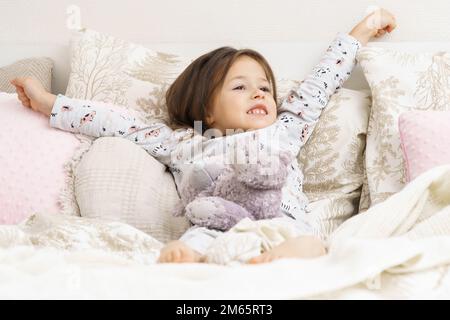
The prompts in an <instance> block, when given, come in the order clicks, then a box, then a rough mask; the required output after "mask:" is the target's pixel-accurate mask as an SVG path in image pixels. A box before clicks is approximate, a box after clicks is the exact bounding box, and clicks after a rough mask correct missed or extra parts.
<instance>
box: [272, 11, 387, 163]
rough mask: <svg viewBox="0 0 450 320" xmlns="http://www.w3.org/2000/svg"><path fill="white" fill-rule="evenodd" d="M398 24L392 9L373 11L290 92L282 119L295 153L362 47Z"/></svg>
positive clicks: (348, 74) (333, 46) (352, 65)
mask: <svg viewBox="0 0 450 320" xmlns="http://www.w3.org/2000/svg"><path fill="white" fill-rule="evenodd" d="M395 27H396V23H395V18H394V16H393V15H392V14H390V13H389V12H388V11H386V10H384V9H379V10H377V11H375V12H373V13H371V14H370V15H368V16H367V17H366V18H364V19H363V20H362V21H361V22H360V23H358V24H357V25H356V26H355V27H354V28H353V29H352V31H351V32H350V34H344V33H342V34H339V35H338V36H337V38H336V39H335V40H334V41H333V42H332V44H331V45H330V46H329V47H328V50H327V51H326V53H325V55H324V56H323V57H322V59H321V60H320V62H319V64H318V65H317V66H315V67H314V68H313V71H312V73H311V74H309V75H308V76H307V77H306V78H305V79H304V81H302V82H301V84H300V85H299V86H298V87H297V88H294V89H293V90H291V91H290V93H289V94H288V96H287V97H286V98H285V99H284V100H283V102H282V104H281V108H280V114H279V116H278V122H279V123H280V124H282V125H283V126H285V127H286V129H287V131H288V136H289V138H288V139H287V141H286V143H287V144H288V148H289V149H290V150H291V151H292V152H293V153H294V154H298V152H299V151H300V148H301V147H302V146H303V145H304V144H305V143H306V141H307V140H308V139H309V137H310V136H311V133H312V131H313V129H314V126H315V124H316V122H317V120H318V119H319V117H320V115H321V113H322V110H323V109H324V108H325V106H326V105H327V103H328V100H329V98H330V96H331V95H332V94H333V93H334V92H335V91H336V90H337V89H339V88H340V87H342V85H343V83H344V82H345V81H346V80H347V79H348V77H349V76H350V74H351V72H352V70H353V68H354V66H355V62H356V59H355V57H356V53H357V51H358V49H359V48H360V47H361V46H362V45H364V44H366V43H367V42H368V41H369V40H370V38H372V37H379V36H382V35H384V34H385V33H386V32H391V31H392V30H394V29H395Z"/></svg>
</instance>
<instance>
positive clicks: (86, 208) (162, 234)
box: [75, 137, 189, 242]
mask: <svg viewBox="0 0 450 320" xmlns="http://www.w3.org/2000/svg"><path fill="white" fill-rule="evenodd" d="M111 159H114V161H111ZM75 195H76V199H77V202H78V205H79V207H80V213H81V216H83V217H88V218H101V219H111V220H115V221H121V222H125V223H127V224H130V225H132V226H133V227H135V228H137V229H139V230H141V231H143V232H145V233H147V234H149V235H151V236H152V237H154V238H156V239H157V240H159V241H161V242H168V241H170V240H175V239H178V238H179V237H180V236H181V235H182V234H183V233H184V232H185V231H186V230H187V228H188V227H189V224H188V222H187V220H186V219H185V218H184V217H174V216H173V212H174V209H175V206H176V205H177V203H178V201H179V197H178V193H177V190H176V187H175V182H174V180H173V177H172V175H171V174H170V173H169V172H168V171H166V167H165V166H164V165H163V164H161V163H160V162H158V161H157V160H155V159H154V158H153V157H152V156H150V155H149V154H148V153H147V152H146V151H145V150H144V149H142V148H141V147H139V146H137V145H136V144H134V143H133V142H131V141H129V140H126V139H123V138H114V137H104V138H99V139H96V140H95V141H94V143H93V145H92V147H91V148H90V149H89V151H88V152H87V153H86V154H85V155H84V156H83V158H82V160H81V161H80V163H79V165H78V166H77V168H76V170H75Z"/></svg>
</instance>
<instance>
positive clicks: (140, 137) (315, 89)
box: [50, 34, 361, 253]
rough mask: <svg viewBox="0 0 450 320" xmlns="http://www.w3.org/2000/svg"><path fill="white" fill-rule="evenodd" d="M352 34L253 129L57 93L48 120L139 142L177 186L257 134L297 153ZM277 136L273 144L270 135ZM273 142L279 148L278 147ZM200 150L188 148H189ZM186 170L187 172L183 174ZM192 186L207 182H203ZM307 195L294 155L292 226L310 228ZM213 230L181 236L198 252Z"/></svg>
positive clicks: (336, 80)
mask: <svg viewBox="0 0 450 320" xmlns="http://www.w3.org/2000/svg"><path fill="white" fill-rule="evenodd" d="M360 46H361V45H360V43H359V42H358V40H356V39H355V38H353V37H352V36H350V35H347V34H339V35H338V36H337V38H336V39H335V40H334V41H333V43H332V44H331V45H330V46H329V48H328V50H327V51H326V53H325V54H324V56H323V57H322V59H321V60H320V62H319V64H318V65H317V66H316V67H314V68H313V71H312V73H311V74H310V75H308V76H307V77H306V78H305V79H304V80H303V81H302V82H301V83H300V85H299V86H298V87H297V88H293V90H291V91H290V93H289V95H288V96H287V97H286V98H285V99H284V100H283V103H282V104H281V106H280V108H279V115H278V117H277V121H276V122H275V123H274V124H273V125H271V126H269V127H267V128H263V129H259V130H255V131H253V132H244V133H236V134H234V135H231V136H224V137H218V138H215V139H206V138H205V137H202V136H201V135H196V134H194V130H193V129H192V128H189V129H178V130H172V129H171V128H169V127H168V126H167V125H165V124H163V123H153V124H146V123H143V122H141V121H139V120H137V119H136V118H133V117H131V116H130V115H129V113H128V112H127V110H126V109H125V108H119V107H118V106H110V105H108V104H105V103H99V102H94V101H85V100H78V99H71V98H68V97H65V96H63V95H58V97H57V99H56V101H55V104H54V106H53V109H52V112H51V116H50V125H51V126H52V127H55V128H59V129H62V130H65V131H70V132H74V133H82V134H85V135H89V136H93V137H105V136H110V137H111V136H112V137H122V138H125V139H129V140H131V141H133V142H134V143H136V144H137V145H140V146H141V147H143V148H144V149H145V150H146V151H147V152H148V153H149V154H150V155H152V156H153V157H155V158H156V159H157V160H159V161H160V162H161V163H163V164H165V165H166V166H168V167H169V169H170V171H171V172H172V174H173V176H174V178H175V183H176V185H177V188H178V190H180V188H182V187H183V186H186V185H189V184H192V183H193V182H194V181H197V180H196V179H195V176H192V172H195V170H191V169H190V168H192V166H195V165H199V164H200V163H205V162H208V161H210V162H213V163H219V162H220V161H218V156H219V157H220V159H221V160H224V158H225V156H224V154H221V153H220V152H219V151H218V150H224V148H225V147H229V146H238V147H240V146H244V145H245V143H248V142H249V141H250V142H251V141H252V138H254V133H255V132H256V134H257V136H258V147H259V148H260V149H264V148H271V146H272V145H276V148H274V150H289V151H290V152H291V153H292V154H293V155H294V156H296V155H298V153H299V152H300V149H301V147H302V146H303V145H304V144H305V143H306V141H307V140H308V138H309V137H310V135H311V133H312V131H313V129H314V126H315V124H316V122H317V120H318V119H319V117H320V115H321V113H322V110H323V109H324V108H325V106H326V105H327V103H328V100H329V97H330V96H331V95H332V94H333V93H334V92H335V91H336V90H337V89H339V88H340V87H341V86H342V84H343V83H344V81H345V80H346V79H347V78H348V77H349V76H350V73H351V71H352V70H353V67H354V66H355V57H356V53H357V51H358V49H359V48H360ZM275 137H276V139H278V141H276V143H275V144H274V143H273V142H274V139H275ZM278 148H279V149H278ZM194 149H195V150H197V151H198V150H200V151H201V152H192V150H194ZM187 172H189V174H187ZM202 183H205V184H204V185H203V184H202V185H200V186H196V187H200V188H203V187H205V188H206V187H208V183H207V182H202ZM307 205H308V199H307V198H306V196H305V194H304V193H303V174H302V172H301V170H300V169H299V167H298V164H297V161H296V160H294V161H293V162H292V164H291V166H290V172H289V175H288V179H287V182H286V184H285V186H284V187H283V189H282V202H281V209H282V211H283V212H284V213H285V214H286V217H285V218H284V219H289V221H292V223H294V224H296V226H298V230H299V235H300V234H311V233H313V227H312V226H311V225H310V224H309V223H308V215H309V214H312V213H308V209H307ZM218 234H220V232H219V231H215V230H207V229H206V228H202V227H197V226H193V227H192V228H191V229H189V230H188V231H187V232H186V234H185V235H183V236H182V238H181V240H182V241H185V242H186V243H188V244H189V245H190V246H191V247H192V248H193V249H195V250H197V251H199V252H200V253H204V252H205V250H206V249H207V248H208V246H209V244H210V243H211V241H212V240H214V238H215V237H217V235H218Z"/></svg>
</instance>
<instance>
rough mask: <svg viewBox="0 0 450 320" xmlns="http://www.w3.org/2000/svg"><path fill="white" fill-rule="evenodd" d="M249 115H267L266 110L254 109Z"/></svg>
mask: <svg viewBox="0 0 450 320" xmlns="http://www.w3.org/2000/svg"><path fill="white" fill-rule="evenodd" d="M247 113H248V114H264V115H265V114H266V112H265V111H264V110H261V109H254V110H250V111H249V112H247Z"/></svg>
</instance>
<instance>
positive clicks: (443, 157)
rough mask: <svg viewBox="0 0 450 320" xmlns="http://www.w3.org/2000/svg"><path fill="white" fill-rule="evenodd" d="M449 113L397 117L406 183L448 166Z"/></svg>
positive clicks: (417, 113)
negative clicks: (432, 169) (433, 169)
mask: <svg viewBox="0 0 450 320" xmlns="http://www.w3.org/2000/svg"><path fill="white" fill-rule="evenodd" d="M449 124H450V112H449V111H413V112H405V113H402V114H401V115H400V117H399V123H398V125H399V131H400V141H401V146H402V151H403V157H404V160H405V168H406V181H407V182H409V181H411V180H413V179H415V178H416V177H417V176H419V175H420V174H422V173H424V172H425V171H427V170H429V169H431V168H433V167H436V166H439V165H444V164H450V139H449V137H450V126H449Z"/></svg>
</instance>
